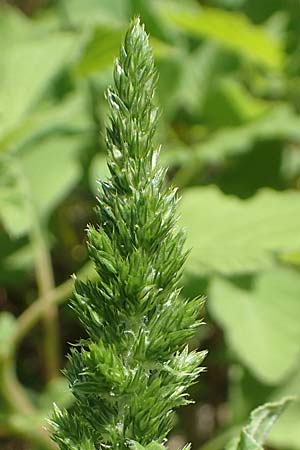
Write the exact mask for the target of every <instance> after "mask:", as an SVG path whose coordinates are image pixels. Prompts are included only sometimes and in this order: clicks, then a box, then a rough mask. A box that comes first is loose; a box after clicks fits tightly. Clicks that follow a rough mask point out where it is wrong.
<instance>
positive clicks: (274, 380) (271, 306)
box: [208, 269, 300, 384]
mask: <svg viewBox="0 0 300 450" xmlns="http://www.w3.org/2000/svg"><path fill="white" fill-rule="evenodd" d="M299 300H300V277H299V275H298V274H297V273H294V272H293V271H291V270H279V269H277V270H274V271H272V272H266V273H262V274H259V275H257V277H256V278H255V281H254V285H253V289H251V290H244V289H241V288H238V287H237V286H236V285H234V284H233V283H230V282H229V281H226V280H222V279H218V278H216V279H214V280H213V281H212V284H211V287H210V290H209V301H208V306H209V310H210V312H211V314H212V316H213V317H214V318H215V319H216V320H217V322H218V323H219V324H220V325H221V326H222V328H223V330H224V332H225V337H226V339H227V342H228V344H229V346H230V347H231V348H232V349H233V350H234V352H235V353H236V355H237V356H238V358H239V360H240V361H241V362H242V364H244V365H246V366H247V367H248V370H249V371H250V372H252V373H253V374H254V375H255V376H256V377H257V378H258V379H259V380H261V381H262V382H263V383H267V384H278V383H279V382H282V381H283V380H284V379H285V378H286V377H287V376H288V375H289V374H290V373H291V372H292V370H293V369H294V368H295V367H297V366H298V355H299V353H300V328H299V317H300V301H299Z"/></svg>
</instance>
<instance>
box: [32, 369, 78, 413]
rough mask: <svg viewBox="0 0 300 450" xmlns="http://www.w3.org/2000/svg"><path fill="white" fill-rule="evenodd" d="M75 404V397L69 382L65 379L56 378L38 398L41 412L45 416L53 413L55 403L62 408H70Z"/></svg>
mask: <svg viewBox="0 0 300 450" xmlns="http://www.w3.org/2000/svg"><path fill="white" fill-rule="evenodd" d="M72 402H73V396H72V394H71V391H70V389H69V387H68V382H67V380H66V379H65V378H63V377H58V378H55V379H54V380H52V381H50V383H48V385H47V386H46V388H45V390H44V391H43V393H42V394H41V395H40V396H39V398H38V407H39V410H42V411H44V412H45V414H49V413H52V410H53V403H55V404H56V405H58V406H59V407H60V408H68V407H69V406H70V405H71V404H72Z"/></svg>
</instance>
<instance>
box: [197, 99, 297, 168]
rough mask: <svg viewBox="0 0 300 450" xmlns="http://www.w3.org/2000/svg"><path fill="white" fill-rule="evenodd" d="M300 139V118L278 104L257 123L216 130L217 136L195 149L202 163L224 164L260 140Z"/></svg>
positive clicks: (284, 106) (215, 134) (260, 117)
mask: <svg viewBox="0 0 300 450" xmlns="http://www.w3.org/2000/svg"><path fill="white" fill-rule="evenodd" d="M264 139H278V140H284V139H289V140H296V141H299V140H300V119H299V117H298V116H297V115H295V113H294V112H293V111H292V110H291V109H290V108H289V107H288V106H286V105H278V106H276V107H273V108H272V109H271V110H269V111H268V112H266V113H265V114H263V115H262V116H259V117H258V118H257V119H256V120H254V121H252V122H250V123H248V124H246V125H243V126H240V127H232V128H224V129H221V130H219V131H216V132H215V133H214V135H213V137H211V138H209V139H207V140H206V141H205V142H203V143H201V144H199V145H196V146H195V153H196V155H197V158H198V159H199V160H200V161H210V162H213V161H218V162H220V161H222V160H224V159H226V157H228V156H230V155H235V154H240V153H244V152H246V151H248V150H249V149H250V148H251V147H252V146H253V144H254V142H256V141H258V140H264Z"/></svg>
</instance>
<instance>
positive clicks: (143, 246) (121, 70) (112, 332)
mask: <svg viewBox="0 0 300 450" xmlns="http://www.w3.org/2000/svg"><path fill="white" fill-rule="evenodd" d="M156 80H157V75H156V71H155V69H154V61H153V56H152V51H151V49H150V47H149V43H148V37H147V35H146V33H145V31H144V28H143V27H142V26H141V25H140V23H139V20H138V19H136V20H134V21H133V22H132V24H131V26H130V28H129V30H128V32H127V34H126V37H125V40H124V45H123V46H122V48H121V51H120V58H119V60H117V61H116V63H115V68H114V88H113V89H108V91H107V100H108V103H109V106H110V110H111V118H110V127H109V128H108V129H107V138H106V143H107V149H108V155H109V160H108V167H109V170H110V179H109V180H108V181H103V182H101V185H100V189H99V199H98V203H99V204H98V208H97V217H98V225H97V226H96V227H93V226H90V227H89V229H88V249H89V255H90V258H91V259H92V261H93V262H94V266H95V269H96V271H97V274H98V279H97V280H96V281H94V282H82V281H79V280H76V283H75V300H74V301H73V303H72V306H73V308H74V310H75V311H76V313H77V316H78V317H79V319H80V320H81V322H82V323H83V325H84V327H85V329H86V331H87V333H88V335H89V338H88V339H85V340H83V341H81V342H80V347H81V348H80V350H78V349H77V348H74V349H72V351H71V354H70V356H69V366H68V369H67V370H66V372H65V373H66V376H67V378H68V381H69V385H70V388H71V390H72V392H73V394H74V396H75V399H76V401H75V404H74V406H73V408H72V410H71V411H68V412H66V411H61V410H59V409H57V410H56V413H55V417H54V420H53V424H54V428H55V432H54V439H55V440H56V442H58V443H59V445H60V448H61V449H62V450H71V449H78V448H80V449H82V450H91V449H98V448H100V446H103V447H108V448H113V449H124V448H128V447H130V445H132V444H133V443H134V442H136V443H138V444H139V445H142V446H147V445H149V444H151V443H157V444H162V443H163V442H164V441H165V439H166V436H167V434H168V432H169V431H170V429H171V427H172V422H173V410H174V408H176V407H178V406H180V405H184V404H187V403H189V400H188V398H187V393H186V390H187V388H188V387H189V386H190V385H191V384H193V383H194V382H195V380H196V379H197V377H198V375H199V373H200V372H201V370H202V368H201V367H200V363H201V361H202V360H203V358H204V356H205V353H206V352H196V351H192V352H189V351H188V348H187V341H188V340H189V339H190V338H191V337H193V336H194V335H195V332H196V330H197V328H198V326H199V325H200V323H201V321H200V320H198V315H199V311H200V307H201V304H202V299H201V298H199V297H197V298H195V299H193V300H190V299H183V298H182V296H181V295H180V287H179V281H180V276H181V273H182V267H183V264H184V261H185V259H186V256H187V253H186V251H185V250H184V249H183V245H184V233H183V231H182V230H181V229H179V228H178V227H177V213H176V207H177V203H178V199H177V197H176V191H175V190H174V189H171V188H167V187H166V186H165V170H164V169H162V168H160V167H159V166H158V165H157V157H158V150H157V148H156V145H155V143H154V133H155V128H156V123H157V117H158V110H157V108H156V106H155V105H154V100H153V97H154V92H155V85H156Z"/></svg>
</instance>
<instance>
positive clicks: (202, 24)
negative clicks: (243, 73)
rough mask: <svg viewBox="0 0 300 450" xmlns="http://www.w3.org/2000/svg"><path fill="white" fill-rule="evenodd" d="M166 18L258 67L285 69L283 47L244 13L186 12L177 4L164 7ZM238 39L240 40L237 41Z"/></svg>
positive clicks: (211, 9)
mask: <svg viewBox="0 0 300 450" xmlns="http://www.w3.org/2000/svg"><path fill="white" fill-rule="evenodd" d="M161 13H162V15H163V17H164V18H165V19H166V20H168V21H171V22H172V23H174V24H175V25H176V26H177V27H179V28H180V29H181V30H183V31H186V32H188V33H190V34H192V35H194V36H198V37H206V38H209V39H213V40H216V41H217V42H219V43H220V44H221V45H223V46H226V47H228V48H230V49H232V50H233V51H236V52H237V53H239V54H240V55H242V56H244V57H247V58H250V59H251V60H253V61H254V62H256V63H259V64H262V65H264V66H267V67H270V68H272V69H281V67H282V62H283V52H282V49H281V46H280V43H279V42H278V41H276V40H275V39H274V38H273V37H272V36H269V35H268V34H267V32H266V31H265V30H264V28H263V27H262V26H259V25H254V24H253V23H251V22H250V21H249V19H248V18H247V17H246V16H245V15H243V14H242V13H240V12H232V11H225V10H222V9H217V8H209V7H202V8H201V9H200V8H196V7H195V8H183V7H178V5H177V4H176V3H175V2H173V4H169V5H168V6H163V7H161ZM237 36H238V38H237Z"/></svg>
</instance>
